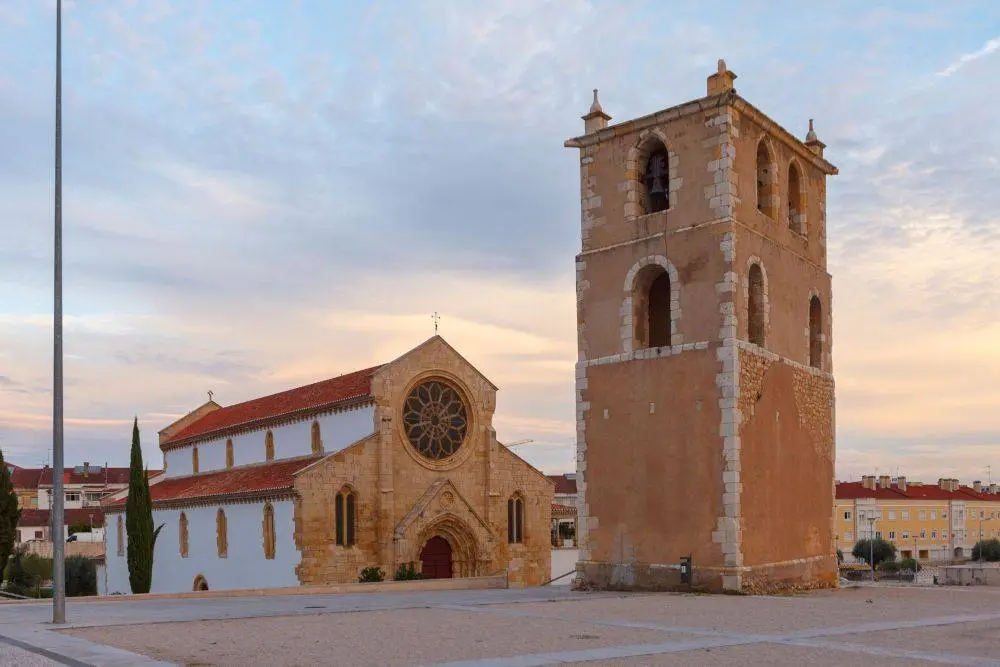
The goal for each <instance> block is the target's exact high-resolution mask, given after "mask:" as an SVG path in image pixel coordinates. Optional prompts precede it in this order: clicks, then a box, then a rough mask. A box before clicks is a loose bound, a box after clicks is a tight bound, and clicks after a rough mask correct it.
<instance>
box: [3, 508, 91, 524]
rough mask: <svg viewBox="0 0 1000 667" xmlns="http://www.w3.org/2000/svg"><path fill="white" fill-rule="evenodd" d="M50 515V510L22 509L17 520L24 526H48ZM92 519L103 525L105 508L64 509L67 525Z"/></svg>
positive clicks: (64, 518) (64, 520)
mask: <svg viewBox="0 0 1000 667" xmlns="http://www.w3.org/2000/svg"><path fill="white" fill-rule="evenodd" d="M49 517H50V513H49V510H39V509H22V510H21V518H20V520H19V521H18V522H17V525H18V526H20V527H24V528H30V527H32V526H48V525H49ZM91 519H93V524H91V525H94V526H103V525H104V510H102V509H100V508H97V507H84V508H82V509H65V510H63V523H65V524H66V525H67V526H69V525H71V524H74V523H90V521H91Z"/></svg>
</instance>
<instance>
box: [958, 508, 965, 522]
mask: <svg viewBox="0 0 1000 667" xmlns="http://www.w3.org/2000/svg"><path fill="white" fill-rule="evenodd" d="M958 518H959V520H960V521H961V520H964V519H965V510H958Z"/></svg>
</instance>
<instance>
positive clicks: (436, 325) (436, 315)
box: [431, 310, 441, 335]
mask: <svg viewBox="0 0 1000 667" xmlns="http://www.w3.org/2000/svg"><path fill="white" fill-rule="evenodd" d="M431 319H432V320H434V334H435V335H437V332H438V322H440V321H441V316H440V315H438V313H437V311H436V310H435V311H434V314H433V315H431Z"/></svg>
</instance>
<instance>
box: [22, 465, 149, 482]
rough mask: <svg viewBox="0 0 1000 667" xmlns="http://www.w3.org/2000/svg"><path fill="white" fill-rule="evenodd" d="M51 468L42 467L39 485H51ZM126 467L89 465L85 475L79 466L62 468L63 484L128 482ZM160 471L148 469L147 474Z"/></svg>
mask: <svg viewBox="0 0 1000 667" xmlns="http://www.w3.org/2000/svg"><path fill="white" fill-rule="evenodd" d="M52 470H53V469H52V468H42V470H41V473H42V474H41V477H40V478H39V480H38V485H39V486H52ZM128 472H129V471H128V468H105V467H103V466H102V467H101V468H100V469H99V470H98V469H96V468H94V467H91V468H90V472H89V473H88V475H87V476H86V477H85V476H84V475H83V471H82V469H81V467H80V466H77V467H76V468H64V469H63V484H95V485H101V484H128ZM158 472H160V471H159V470H150V471H149V472H148V475H149V476H152V475H154V474H155V473H158Z"/></svg>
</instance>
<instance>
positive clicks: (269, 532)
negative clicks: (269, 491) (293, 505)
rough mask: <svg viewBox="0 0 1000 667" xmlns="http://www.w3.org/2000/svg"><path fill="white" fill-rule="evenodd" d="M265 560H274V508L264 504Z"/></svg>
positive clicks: (269, 504)
mask: <svg viewBox="0 0 1000 667" xmlns="http://www.w3.org/2000/svg"><path fill="white" fill-rule="evenodd" d="M264 558H266V559H268V560H274V507H273V506H272V505H271V503H264Z"/></svg>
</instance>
